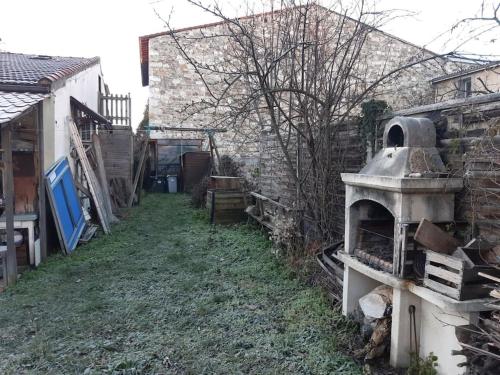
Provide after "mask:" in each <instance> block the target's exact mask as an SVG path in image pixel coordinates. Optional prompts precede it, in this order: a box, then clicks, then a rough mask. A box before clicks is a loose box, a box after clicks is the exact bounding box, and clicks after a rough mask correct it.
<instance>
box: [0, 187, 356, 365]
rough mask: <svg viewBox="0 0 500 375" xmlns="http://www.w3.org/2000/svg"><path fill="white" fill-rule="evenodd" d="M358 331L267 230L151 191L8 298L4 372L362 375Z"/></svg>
mask: <svg viewBox="0 0 500 375" xmlns="http://www.w3.org/2000/svg"><path fill="white" fill-rule="evenodd" d="M353 332H354V330H353V328H352V327H351V326H350V325H349V324H348V323H347V322H346V321H345V320H344V319H343V318H342V316H341V315H340V313H339V312H338V311H335V310H332V308H331V307H330V306H329V304H328V301H327V299H326V298H325V297H324V295H323V294H322V292H321V290H319V289H318V288H314V287H311V286H308V285H306V284H305V283H304V282H303V281H301V280H299V279H297V278H296V277H295V276H294V273H293V272H291V271H290V270H289V268H288V267H287V266H285V265H283V264H282V263H281V262H280V261H279V260H278V259H276V257H275V256H274V255H272V252H271V244H270V243H269V241H268V240H267V239H266V237H265V236H264V235H263V234H262V233H261V232H260V231H259V230H258V229H256V228H255V227H252V226H249V225H241V226H234V227H219V226H216V227H213V226H211V225H209V224H208V222H207V219H206V217H205V215H204V211H200V210H195V209H192V208H190V206H189V201H188V198H187V197H185V196H182V195H176V196H170V195H165V194H163V195H149V196H147V197H146V198H145V199H144V200H143V203H142V205H141V206H140V207H137V208H134V209H132V210H131V211H130V212H129V215H128V219H124V220H122V221H121V222H120V223H119V224H117V225H115V226H114V227H113V233H112V234H111V235H109V236H101V237H99V238H97V239H94V240H93V241H92V242H91V243H89V244H88V245H85V246H81V247H79V248H78V249H77V251H76V252H75V253H74V254H73V255H71V256H68V257H65V256H61V255H53V256H51V257H49V260H48V261H46V262H45V263H43V265H41V266H40V267H39V268H38V269H37V270H36V271H33V272H29V273H25V274H24V275H23V276H22V278H21V279H20V280H19V282H18V284H17V285H16V286H15V287H14V288H11V289H8V290H7V291H6V292H4V293H2V294H0V374H23V373H43V374H46V373H50V374H102V373H111V374H359V373H360V372H361V371H360V368H359V367H358V366H357V365H356V364H355V363H354V362H353V361H352V360H351V359H350V358H349V357H346V356H344V355H343V354H341V353H340V349H341V347H342V345H345V341H346V338H349V336H350V335H352V334H353Z"/></svg>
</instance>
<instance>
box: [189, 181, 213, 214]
mask: <svg viewBox="0 0 500 375" xmlns="http://www.w3.org/2000/svg"><path fill="white" fill-rule="evenodd" d="M209 179H210V177H209V176H205V177H203V178H202V180H201V181H200V182H199V183H198V184H196V185H194V186H193V189H192V190H191V204H192V205H193V206H194V207H196V208H204V207H205V205H206V203H207V189H208V181H209Z"/></svg>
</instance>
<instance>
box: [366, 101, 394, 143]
mask: <svg viewBox="0 0 500 375" xmlns="http://www.w3.org/2000/svg"><path fill="white" fill-rule="evenodd" d="M389 110H390V107H389V105H388V104H387V102H386V101H385V100H376V99H371V100H369V101H367V102H364V103H362V104H361V112H362V116H361V126H360V135H361V139H362V140H363V141H364V142H363V144H364V145H367V144H370V145H371V147H372V150H373V149H374V146H375V141H376V139H377V134H376V133H377V121H378V118H379V117H380V116H381V115H382V114H384V113H385V112H387V111H389Z"/></svg>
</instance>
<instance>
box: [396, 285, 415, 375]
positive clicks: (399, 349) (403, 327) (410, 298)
mask: <svg viewBox="0 0 500 375" xmlns="http://www.w3.org/2000/svg"><path fill="white" fill-rule="evenodd" d="M411 305H413V306H415V321H416V325H417V329H416V331H415V333H414V334H415V335H416V336H417V343H418V344H419V345H420V321H421V315H422V311H421V299H420V298H419V297H417V296H415V295H414V294H413V293H411V292H409V291H408V290H402V289H396V288H394V289H393V290H392V326H391V357H390V363H391V366H393V367H408V366H409V364H410V312H409V309H410V306H411ZM412 345H413V344H412ZM413 350H415V349H413Z"/></svg>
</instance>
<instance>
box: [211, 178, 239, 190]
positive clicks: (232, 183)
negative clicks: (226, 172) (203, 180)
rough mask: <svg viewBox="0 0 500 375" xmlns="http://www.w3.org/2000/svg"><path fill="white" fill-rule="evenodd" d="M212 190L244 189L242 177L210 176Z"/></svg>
mask: <svg viewBox="0 0 500 375" xmlns="http://www.w3.org/2000/svg"><path fill="white" fill-rule="evenodd" d="M208 188H209V189H210V190H238V191H241V190H242V189H243V178H242V177H228V176H210V181H209V183H208Z"/></svg>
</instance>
